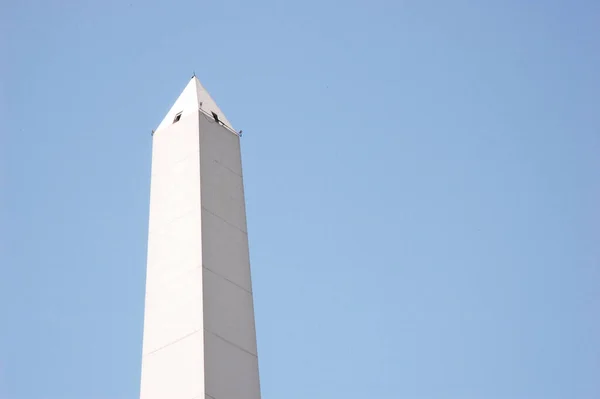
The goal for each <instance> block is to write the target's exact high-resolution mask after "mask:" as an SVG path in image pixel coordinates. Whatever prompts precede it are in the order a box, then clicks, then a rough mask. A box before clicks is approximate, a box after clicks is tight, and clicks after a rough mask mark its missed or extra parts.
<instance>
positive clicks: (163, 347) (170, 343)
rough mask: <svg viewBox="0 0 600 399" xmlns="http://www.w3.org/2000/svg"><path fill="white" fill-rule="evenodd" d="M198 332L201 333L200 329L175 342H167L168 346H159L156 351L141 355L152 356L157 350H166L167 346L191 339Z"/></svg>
mask: <svg viewBox="0 0 600 399" xmlns="http://www.w3.org/2000/svg"><path fill="white" fill-rule="evenodd" d="M200 331H202V329H197V330H195V331H193V332H191V333H189V334H187V335H184V336H183V337H181V338H178V339H176V340H175V341H173V342H169V343H168V344H166V345H165V346H161V347H160V348H158V349H155V350H153V351H152V352H148V353H146V354H145V355H143V356H149V355H152V354H154V353H156V352H158V351H159V350H162V349H165V348H167V347H169V346H171V345H173V344H176V343H177V342H179V341H183V340H184V339H186V338H189V337H191V336H192V335H194V334H196V333H198V332H200Z"/></svg>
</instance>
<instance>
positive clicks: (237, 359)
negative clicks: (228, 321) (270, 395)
mask: <svg viewBox="0 0 600 399" xmlns="http://www.w3.org/2000/svg"><path fill="white" fill-rule="evenodd" d="M204 347H205V359H206V360H205V361H206V363H205V371H204V372H205V383H204V384H205V390H206V391H205V392H206V394H207V395H209V396H211V397H212V398H214V399H260V386H259V382H258V358H257V357H256V356H255V355H252V354H250V353H248V352H245V351H243V350H242V349H239V348H237V347H236V346H234V345H231V344H229V343H227V342H225V341H223V340H222V339H221V338H218V337H217V336H215V335H213V334H211V333H210V332H205V333H204Z"/></svg>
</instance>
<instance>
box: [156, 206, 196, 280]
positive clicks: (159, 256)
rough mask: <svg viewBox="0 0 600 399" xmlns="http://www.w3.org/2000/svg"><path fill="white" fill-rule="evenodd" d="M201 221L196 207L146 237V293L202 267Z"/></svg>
mask: <svg viewBox="0 0 600 399" xmlns="http://www.w3.org/2000/svg"><path fill="white" fill-rule="evenodd" d="M201 246H202V243H201V222H200V211H199V210H198V207H197V208H196V209H195V210H193V211H191V212H190V213H189V214H186V215H184V216H182V217H181V218H177V219H175V220H173V221H172V222H171V223H168V224H167V225H166V226H164V227H163V228H162V229H160V230H158V231H156V232H154V233H150V234H149V237H148V261H147V277H146V290H147V291H153V285H155V284H158V283H160V282H162V283H163V284H164V283H168V282H169V281H170V280H171V279H173V278H174V277H177V276H179V275H180V274H181V273H184V272H186V271H189V270H191V269H194V268H198V267H200V266H201V265H202V259H201V258H202V247H201Z"/></svg>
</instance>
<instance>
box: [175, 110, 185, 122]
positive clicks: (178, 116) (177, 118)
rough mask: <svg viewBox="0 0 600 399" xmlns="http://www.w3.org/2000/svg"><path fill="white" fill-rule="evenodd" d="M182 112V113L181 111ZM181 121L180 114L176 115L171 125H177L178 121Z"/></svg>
mask: <svg viewBox="0 0 600 399" xmlns="http://www.w3.org/2000/svg"><path fill="white" fill-rule="evenodd" d="M182 112H183V111H182ZM180 119H181V112H180V113H178V114H177V115H175V118H174V119H173V123H177V122H179V120H180Z"/></svg>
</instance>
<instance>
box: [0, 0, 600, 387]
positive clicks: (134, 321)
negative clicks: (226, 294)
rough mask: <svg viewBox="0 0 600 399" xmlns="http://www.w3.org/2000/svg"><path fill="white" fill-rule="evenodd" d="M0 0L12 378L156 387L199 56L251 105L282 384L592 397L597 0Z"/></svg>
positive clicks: (598, 382) (264, 337) (10, 383)
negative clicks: (153, 267)
mask: <svg viewBox="0 0 600 399" xmlns="http://www.w3.org/2000/svg"><path fill="white" fill-rule="evenodd" d="M0 10H1V12H0V22H1V23H0V36H1V37H2V39H1V41H0V45H1V46H2V47H1V54H2V57H0V68H1V71H2V79H1V86H0V89H1V96H2V97H1V103H0V105H1V107H0V111H1V114H0V116H1V118H0V120H1V121H2V125H1V130H0V132H1V136H0V159H1V161H0V162H2V175H1V178H2V180H1V184H2V188H1V190H0V193H1V197H0V198H1V201H2V202H1V207H0V221H1V225H2V229H0V235H1V237H0V238H1V240H0V242H2V247H1V252H0V272H1V274H0V320H2V323H1V324H0V398H2V399H80V398H86V399H134V398H137V397H138V394H139V376H140V362H141V360H140V359H141V338H142V320H143V319H142V318H143V297H144V275H145V271H144V268H145V260H146V234H147V232H146V230H147V216H148V201H149V177H150V149H151V137H150V131H151V129H153V128H155V127H156V126H157V125H158V123H159V122H160V120H161V119H162V117H163V115H164V114H165V113H166V112H167V111H168V109H169V107H170V106H171V104H172V102H173V101H174V100H175V99H176V98H177V96H178V94H179V92H180V91H181V90H182V89H183V87H184V86H185V85H186V83H187V81H188V79H189V78H190V76H191V75H192V72H193V71H195V72H196V74H197V75H198V76H199V77H200V80H201V81H202V82H203V84H204V85H205V86H206V87H207V88H208V90H209V91H210V92H211V94H212V96H213V97H214V98H215V99H216V101H217V103H218V104H219V105H220V107H221V109H222V110H224V112H225V113H226V115H227V117H228V119H229V120H230V121H231V122H232V124H233V125H234V126H235V127H236V128H238V129H243V130H244V137H243V139H242V140H243V163H244V176H245V185H246V197H247V210H248V228H249V234H250V246H251V247H250V248H251V260H252V266H253V282H254V291H255V307H256V315H257V331H258V340H259V342H258V344H259V359H260V368H261V370H260V371H261V386H262V392H263V398H264V399H280V398H285V399H306V398H311V399H331V398H344V399H354V398H356V399H364V398H367V397H368V398H375V399H396V398H398V399H399V398H407V399H465V398H466V399H471V398H473V399H480V398H483V399H488V398H489V399H496V398H497V399H505V398H510V399H521V398H522V399H532V398H543V399H555V398H556V399H565V398H569V399H595V398H598V397H600V379H598V375H600V339H599V338H598V337H600V323H599V321H598V309H599V307H600V291H599V288H598V287H599V284H598V282H599V281H600V245H599V244H598V242H599V239H600V227H599V226H600V212H599V211H598V209H599V208H598V204H599V203H600V185H599V183H598V172H599V170H600V161H599V159H600V158H599V156H598V154H599V152H600V112H599V111H598V110H599V109H600V78H599V77H598V71H599V70H600V28H599V27H600V3H599V2H597V1H591V0H588V1H569V2H568V1H566V0H565V1H547V2H534V1H516V0H509V1H504V2H490V1H463V0H458V1H453V2H445V1H369V2H367V1H346V2H339V1H337V2H336V1H331V0H323V1H314V0H307V1H303V2H283V1H261V0H257V1H252V2H242V1H227V0H223V1H218V2H217V1H213V2H199V1H170V2H167V1H163V2H154V1H145V2H142V1H139V0H130V1H125V2H123V1H115V0H107V1H101V2H99V1H89V0H86V1H78V2H74V1H73V2H67V1H52V2H47V1H31V0H24V1H19V2H14V1H13V2H9V1H3V2H2V5H1V9H0Z"/></svg>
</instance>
